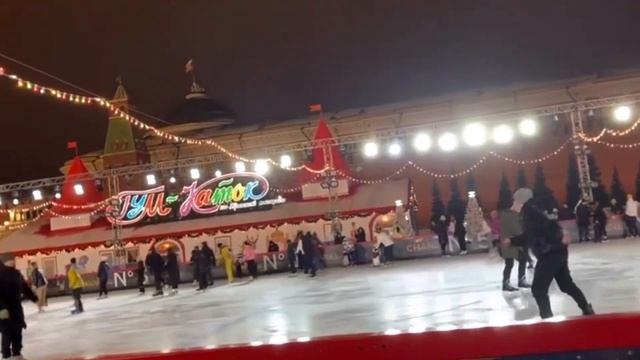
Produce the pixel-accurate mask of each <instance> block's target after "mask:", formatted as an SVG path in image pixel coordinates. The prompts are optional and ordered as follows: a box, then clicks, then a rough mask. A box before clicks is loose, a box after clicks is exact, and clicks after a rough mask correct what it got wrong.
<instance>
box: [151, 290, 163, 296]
mask: <svg viewBox="0 0 640 360" xmlns="http://www.w3.org/2000/svg"><path fill="white" fill-rule="evenodd" d="M163 295H164V293H163V292H162V291H156V292H154V293H153V295H151V296H152V297H157V296H163Z"/></svg>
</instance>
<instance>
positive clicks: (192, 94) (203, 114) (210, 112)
mask: <svg viewBox="0 0 640 360" xmlns="http://www.w3.org/2000/svg"><path fill="white" fill-rule="evenodd" d="M167 120H169V121H170V122H171V123H173V124H175V125H180V124H192V123H206V124H208V125H209V126H212V125H213V126H215V125H217V126H222V125H228V124H232V123H234V122H235V115H234V114H233V112H232V111H230V110H229V109H228V108H227V107H226V106H224V105H222V104H221V103H219V102H218V101H216V100H214V99H211V98H209V97H208V96H207V91H206V89H205V88H204V87H202V86H200V84H198V83H197V82H196V81H194V82H193V83H192V84H191V86H190V88H189V92H188V93H187V95H186V96H185V100H184V101H183V102H182V103H181V104H179V105H178V106H177V107H176V108H175V109H174V110H173V111H171V112H170V113H169V115H168V116H167Z"/></svg>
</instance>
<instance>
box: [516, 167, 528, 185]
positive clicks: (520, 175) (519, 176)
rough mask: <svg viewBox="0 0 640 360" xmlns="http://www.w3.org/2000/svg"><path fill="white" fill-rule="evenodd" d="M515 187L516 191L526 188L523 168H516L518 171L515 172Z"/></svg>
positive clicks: (525, 176)
mask: <svg viewBox="0 0 640 360" xmlns="http://www.w3.org/2000/svg"><path fill="white" fill-rule="evenodd" d="M516 186H517V188H518V189H521V188H526V187H527V174H526V173H525V172H524V166H522V165H520V166H518V171H517V172H516Z"/></svg>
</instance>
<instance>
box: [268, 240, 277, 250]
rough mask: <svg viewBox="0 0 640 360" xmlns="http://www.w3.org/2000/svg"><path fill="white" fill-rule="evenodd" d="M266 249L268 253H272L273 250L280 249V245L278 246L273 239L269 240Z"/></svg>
mask: <svg viewBox="0 0 640 360" xmlns="http://www.w3.org/2000/svg"><path fill="white" fill-rule="evenodd" d="M268 251H269V252H270V253H274V252H278V251H280V247H279V246H278V244H276V243H275V242H274V241H273V240H269V248H268Z"/></svg>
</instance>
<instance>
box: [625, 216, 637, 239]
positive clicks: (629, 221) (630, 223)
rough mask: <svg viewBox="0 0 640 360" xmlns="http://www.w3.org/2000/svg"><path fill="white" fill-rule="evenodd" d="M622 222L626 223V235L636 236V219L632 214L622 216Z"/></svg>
mask: <svg viewBox="0 0 640 360" xmlns="http://www.w3.org/2000/svg"><path fill="white" fill-rule="evenodd" d="M624 223H625V224H626V225H627V231H628V232H627V235H629V236H638V219H636V218H635V217H634V216H627V215H625V216H624Z"/></svg>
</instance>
